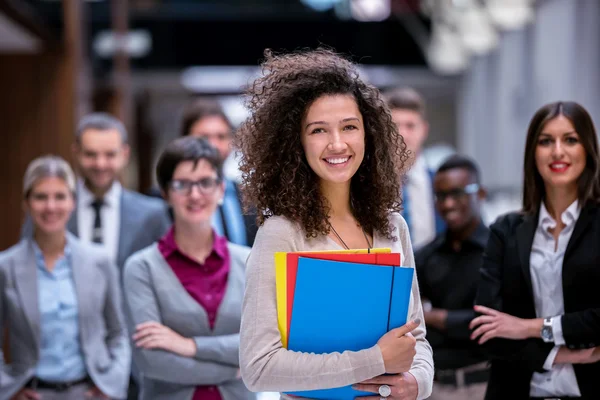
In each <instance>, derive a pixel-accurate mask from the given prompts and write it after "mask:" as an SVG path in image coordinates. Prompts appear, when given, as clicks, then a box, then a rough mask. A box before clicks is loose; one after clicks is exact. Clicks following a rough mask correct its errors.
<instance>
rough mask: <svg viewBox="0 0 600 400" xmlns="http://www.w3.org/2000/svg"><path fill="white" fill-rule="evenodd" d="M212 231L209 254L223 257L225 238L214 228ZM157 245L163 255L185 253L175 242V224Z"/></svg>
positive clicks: (224, 254) (225, 249) (225, 252)
mask: <svg viewBox="0 0 600 400" xmlns="http://www.w3.org/2000/svg"><path fill="white" fill-rule="evenodd" d="M212 233H213V238H214V240H213V247H212V250H211V254H212V253H215V254H216V255H217V256H219V258H221V259H224V258H225V256H226V255H227V239H226V238H225V237H224V236H220V235H218V234H217V233H216V232H215V230H214V229H213V231H212ZM159 246H160V248H161V250H162V252H163V254H164V256H165V257H170V256H171V255H172V254H173V253H175V252H178V253H180V254H183V255H185V254H184V253H182V252H181V250H179V246H177V242H175V225H173V226H172V227H171V228H170V229H169V231H168V232H167V233H166V234H165V235H164V236H163V237H162V238H161V239H160V240H159Z"/></svg>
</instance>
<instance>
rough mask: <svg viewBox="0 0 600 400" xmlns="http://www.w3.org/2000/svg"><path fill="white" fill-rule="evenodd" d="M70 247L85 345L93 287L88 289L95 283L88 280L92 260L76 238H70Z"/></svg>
mask: <svg viewBox="0 0 600 400" xmlns="http://www.w3.org/2000/svg"><path fill="white" fill-rule="evenodd" d="M68 240H69V246H70V248H71V271H72V274H73V285H74V286H75V294H76V295H77V311H78V315H79V329H80V330H81V332H80V334H81V342H82V343H85V339H86V338H87V337H88V336H87V332H86V330H85V328H86V325H85V319H84V318H83V316H84V315H89V312H87V310H89V309H90V304H89V300H90V299H91V298H92V296H90V291H91V290H92V287H88V282H93V281H94V280H93V279H89V277H88V279H86V273H87V269H88V265H87V264H88V263H89V262H90V261H89V260H91V258H89V257H86V254H85V250H84V249H83V248H82V246H81V243H80V242H79V241H78V240H77V239H76V238H74V237H72V236H70V237H68Z"/></svg>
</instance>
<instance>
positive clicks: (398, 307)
mask: <svg viewBox="0 0 600 400" xmlns="http://www.w3.org/2000/svg"><path fill="white" fill-rule="evenodd" d="M400 265H401V260H400V254H398V253H391V251H390V249H370V250H344V251H325V252H294V253H275V276H276V288H277V320H278V327H279V331H280V333H281V342H282V344H283V346H284V347H286V348H287V349H288V350H293V351H299V352H305V353H316V354H324V353H334V352H339V353H343V352H344V351H359V350H363V349H368V348H370V347H372V346H374V345H375V344H377V341H378V340H379V338H380V337H381V336H383V335H384V334H385V333H386V332H387V331H389V330H390V329H394V328H397V327H400V326H402V325H404V324H405V323H406V319H407V314H408V305H409V301H410V291H411V286H412V281H413V273H414V270H413V269H412V268H406V267H401V266H400ZM286 394H289V395H292V396H298V397H304V398H310V399H328V400H351V399H354V398H355V397H359V396H372V395H373V393H367V392H361V391H357V390H354V389H352V387H351V386H345V387H340V388H332V389H322V390H310V391H297V392H288V393H286Z"/></svg>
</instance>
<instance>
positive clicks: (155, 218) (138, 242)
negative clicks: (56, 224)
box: [22, 188, 171, 271]
mask: <svg viewBox="0 0 600 400" xmlns="http://www.w3.org/2000/svg"><path fill="white" fill-rule="evenodd" d="M77 226H78V224H77V210H75V211H73V213H72V214H71V218H70V219H69V222H68V224H67V229H68V230H69V232H71V233H73V234H74V235H75V236H79V232H78V228H77ZM170 226H171V221H170V218H169V213H168V210H167V206H166V204H165V202H164V201H162V200H159V199H156V198H152V197H149V196H145V195H143V194H140V193H137V192H133V191H131V190H127V189H125V188H123V191H122V194H121V221H120V223H119V250H118V252H117V265H118V266H119V269H120V270H121V271H122V270H123V266H124V265H125V261H126V260H127V258H128V257H129V256H130V255H132V254H133V253H135V252H136V251H138V250H141V249H143V248H145V247H147V246H149V245H151V244H152V243H154V242H155V241H157V240H158V239H160V238H161V237H162V236H163V235H164V234H165V233H166V232H167V230H168V229H169V228H170ZM32 232H33V225H32V223H31V220H30V219H29V218H27V219H26V221H25V224H24V226H23V230H22V237H23V238H25V237H30V236H31V233H32Z"/></svg>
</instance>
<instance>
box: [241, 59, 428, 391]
mask: <svg viewBox="0 0 600 400" xmlns="http://www.w3.org/2000/svg"><path fill="white" fill-rule="evenodd" d="M263 71H264V74H263V76H262V77H260V78H258V79H257V80H256V81H254V83H253V84H252V85H251V86H250V88H249V89H248V95H249V100H248V107H249V109H250V113H251V115H250V117H249V118H248V119H247V120H246V121H245V123H244V124H243V125H242V126H241V128H240V131H239V132H238V137H237V139H236V140H237V142H238V143H237V144H238V146H239V148H241V150H242V160H241V170H242V173H243V180H244V189H245V195H246V200H247V201H248V202H249V203H251V204H253V205H255V206H256V207H257V209H258V215H259V216H260V219H259V224H260V228H259V231H258V234H257V236H256V241H255V243H254V247H253V250H252V252H251V254H250V257H249V259H248V263H247V272H246V273H247V284H246V294H245V299H244V304H243V312H242V323H241V330H240V367H241V372H242V377H243V379H244V382H245V384H246V385H247V386H248V388H249V389H250V390H252V391H280V392H286V391H298V390H314V389H328V388H334V387H340V386H345V385H350V384H356V385H357V386H356V388H357V389H358V390H364V391H369V392H372V393H374V396H373V397H372V398H373V399H379V397H380V395H379V394H377V393H380V388H381V387H384V390H383V391H382V393H381V394H383V395H385V394H388V393H386V392H389V391H388V390H387V389H388V388H386V387H385V386H386V385H387V386H389V388H390V389H391V394H389V395H388V396H387V397H388V398H389V399H411V400H414V399H417V398H418V399H422V398H426V397H428V396H429V395H430V393H431V386H432V381H433V362H432V354H431V347H430V346H429V344H428V343H427V341H426V340H425V326H424V323H423V313H422V307H421V301H420V297H419V292H418V286H417V282H416V279H415V280H414V282H413V287H412V294H411V302H410V307H409V320H410V321H411V322H409V323H407V324H406V325H405V326H403V327H399V328H396V329H394V330H392V331H390V332H388V333H387V334H385V335H384V336H382V337H381V338H380V340H379V341H378V343H377V344H376V345H375V346H373V347H371V348H368V349H364V350H361V351H357V352H350V351H347V352H344V353H342V354H340V353H331V354H308V353H301V352H294V351H288V350H287V349H285V348H283V347H282V344H281V337H280V334H279V331H278V329H277V310H276V293H275V268H274V253H275V252H277V251H288V252H289V251H315V250H337V249H343V248H367V247H389V248H391V249H392V251H394V252H400V253H401V254H402V259H403V264H404V265H406V266H410V267H413V266H414V258H413V252H412V248H411V244H410V238H409V234H408V229H407V226H406V222H405V221H404V220H403V219H402V217H401V216H400V215H399V214H398V211H399V209H400V199H399V193H400V181H401V179H400V178H401V177H400V171H402V170H403V169H404V167H405V163H406V161H407V159H408V153H407V150H406V145H405V144H404V141H403V139H402V137H401V136H400V135H399V134H398V131H397V129H396V128H395V126H394V124H393V123H392V120H391V117H390V113H389V111H388V109H387V108H386V105H385V104H384V102H383V101H382V99H381V98H380V94H379V91H378V90H377V89H376V88H374V87H372V86H370V85H368V84H366V83H364V82H363V81H362V80H361V79H360V78H359V75H358V72H357V70H356V67H355V65H354V64H353V63H351V62H350V61H347V60H345V59H344V58H342V57H340V56H338V55H336V54H335V53H333V52H331V51H328V50H317V51H307V52H300V53H294V54H287V55H273V54H271V53H269V52H267V54H266V61H265V62H264V64H263ZM357 295H368V294H361V293H357ZM409 332H410V333H411V334H408V333H409ZM369 398H370V397H365V399H369Z"/></svg>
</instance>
